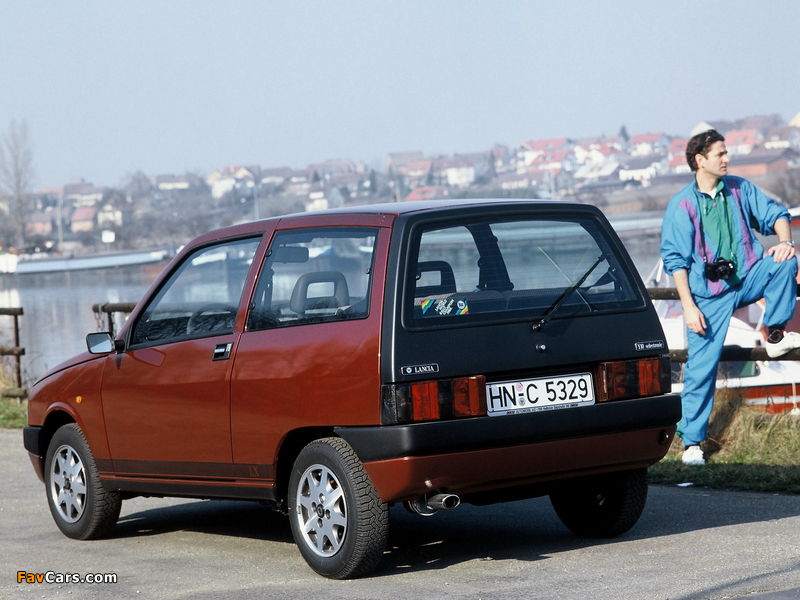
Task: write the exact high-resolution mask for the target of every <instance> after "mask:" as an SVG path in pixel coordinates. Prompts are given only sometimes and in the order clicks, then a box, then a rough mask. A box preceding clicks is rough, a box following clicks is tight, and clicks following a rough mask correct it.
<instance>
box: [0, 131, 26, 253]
mask: <svg viewBox="0 0 800 600" xmlns="http://www.w3.org/2000/svg"><path fill="white" fill-rule="evenodd" d="M32 186H33V151H32V150H31V145H30V141H29V139H28V123H27V121H25V120H23V121H22V122H21V123H20V124H19V125H18V124H17V122H16V121H13V120H12V121H11V125H10V126H9V128H8V132H7V133H6V134H5V135H4V136H2V137H1V138H0V193H2V194H3V195H4V196H5V197H6V200H7V202H8V213H9V217H10V219H9V221H10V225H11V228H10V229H11V231H10V233H11V236H12V239H13V241H14V243H16V244H18V245H22V244H23V243H24V237H25V219H26V218H27V217H28V215H29V214H30V211H31V199H30V196H29V194H28V192H30V190H31V187H32Z"/></svg>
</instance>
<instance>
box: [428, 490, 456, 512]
mask: <svg viewBox="0 0 800 600" xmlns="http://www.w3.org/2000/svg"><path fill="white" fill-rule="evenodd" d="M459 504H461V498H459V497H458V496H456V495H455V494H436V495H434V496H431V497H430V498H428V508H430V509H431V510H451V509H453V508H455V507H457V506H458V505H459Z"/></svg>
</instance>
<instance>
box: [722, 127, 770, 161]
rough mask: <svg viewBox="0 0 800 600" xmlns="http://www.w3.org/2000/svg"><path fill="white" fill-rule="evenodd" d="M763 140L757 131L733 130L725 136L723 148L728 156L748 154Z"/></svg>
mask: <svg viewBox="0 0 800 600" xmlns="http://www.w3.org/2000/svg"><path fill="white" fill-rule="evenodd" d="M763 139H764V138H763V136H762V135H761V134H760V133H759V132H758V130H757V129H734V130H732V131H729V132H728V133H726V134H725V147H726V148H727V149H728V154H729V155H730V156H737V155H742V154H750V153H751V152H752V151H753V149H755V148H757V147H759V146H760V145H761V142H762V140H763Z"/></svg>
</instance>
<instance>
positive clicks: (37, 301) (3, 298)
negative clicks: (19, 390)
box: [0, 262, 166, 385]
mask: <svg viewBox="0 0 800 600" xmlns="http://www.w3.org/2000/svg"><path fill="white" fill-rule="evenodd" d="M165 265H166V262H163V263H156V264H150V265H144V266H141V265H140V266H132V267H119V268H114V269H93V270H85V271H67V272H62V273H38V274H26V275H5V274H4V275H1V276H0V306H2V307H22V308H23V310H24V311H25V314H24V315H23V316H21V317H20V318H19V323H20V345H21V346H22V347H23V348H25V356H23V357H22V372H23V379H24V380H25V382H24V383H23V385H30V384H31V383H32V382H33V381H34V380H36V379H37V378H39V377H40V376H42V375H43V374H44V373H45V372H47V371H48V370H49V369H51V368H52V367H54V366H56V365H57V364H59V363H61V362H63V361H64V360H66V359H68V358H70V357H71V356H75V355H76V354H79V353H81V352H83V351H85V350H86V334H87V333H91V332H93V331H105V330H107V329H108V324H107V317H106V316H105V315H103V316H102V319H101V320H100V321H99V322H98V321H97V319H96V318H95V313H94V312H93V311H92V305H93V304H103V303H105V302H138V301H139V299H140V298H141V297H142V296H143V295H144V293H145V292H146V291H147V290H148V289H149V287H150V285H151V284H152V282H153V281H154V280H155V278H156V277H158V274H159V273H160V272H161V271H162V270H163V268H164V266H165ZM123 318H124V317H123V316H122V315H116V324H117V325H116V328H117V330H118V329H119V327H120V326H121V325H122V319H123ZM0 345H2V346H13V345H14V321H13V318H12V317H6V316H2V315H0ZM6 360H7V361H11V360H12V359H11V358H6Z"/></svg>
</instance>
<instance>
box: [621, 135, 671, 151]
mask: <svg viewBox="0 0 800 600" xmlns="http://www.w3.org/2000/svg"><path fill="white" fill-rule="evenodd" d="M669 144H670V139H669V137H667V136H666V135H665V134H664V133H662V132H660V131H659V132H657V133H640V134H637V135H634V136H633V137H632V138H631V139H630V140H628V153H629V154H630V155H631V156H648V155H650V154H656V153H658V152H664V151H666V149H667V147H668V146H669Z"/></svg>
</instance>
